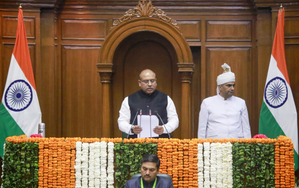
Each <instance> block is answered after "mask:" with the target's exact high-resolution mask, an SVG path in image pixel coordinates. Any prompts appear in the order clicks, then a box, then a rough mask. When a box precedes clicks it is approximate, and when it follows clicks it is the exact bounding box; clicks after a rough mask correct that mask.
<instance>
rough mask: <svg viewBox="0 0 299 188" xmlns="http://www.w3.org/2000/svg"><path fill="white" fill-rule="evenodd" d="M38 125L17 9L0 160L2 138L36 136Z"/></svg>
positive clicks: (1, 109) (0, 110) (0, 117)
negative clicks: (23, 135) (16, 23)
mask: <svg viewBox="0 0 299 188" xmlns="http://www.w3.org/2000/svg"><path fill="white" fill-rule="evenodd" d="M40 122H41V110H40V107H39V102H38V98H37V93H36V87H35V82H34V77H33V71H32V65H31V60H30V54H29V48H28V43H27V38H26V32H25V27H24V22H23V11H22V9H21V8H20V9H19V14H18V29H17V35H16V43H15V46H14V50H13V54H12V57H11V60H10V66H9V70H8V75H7V79H6V84H5V88H4V92H3V97H2V101H1V105H0V156H1V157H2V158H3V144H4V141H5V139H6V137H9V136H14V135H22V134H26V135H27V136H30V135H31V134H37V133H38V124H39V123H40Z"/></svg>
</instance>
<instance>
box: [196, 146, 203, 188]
mask: <svg viewBox="0 0 299 188" xmlns="http://www.w3.org/2000/svg"><path fill="white" fill-rule="evenodd" d="M202 152H203V145H202V144H201V143H199V144H198V145H197V159H198V161H197V167H198V188H201V187H203V157H202Z"/></svg>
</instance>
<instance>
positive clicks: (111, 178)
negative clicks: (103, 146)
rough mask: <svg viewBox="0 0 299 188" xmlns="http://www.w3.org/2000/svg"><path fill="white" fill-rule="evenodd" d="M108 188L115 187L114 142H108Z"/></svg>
mask: <svg viewBox="0 0 299 188" xmlns="http://www.w3.org/2000/svg"><path fill="white" fill-rule="evenodd" d="M107 173H108V177H107V180H108V188H114V185H113V184H114V143H113V142H109V143H108V168H107Z"/></svg>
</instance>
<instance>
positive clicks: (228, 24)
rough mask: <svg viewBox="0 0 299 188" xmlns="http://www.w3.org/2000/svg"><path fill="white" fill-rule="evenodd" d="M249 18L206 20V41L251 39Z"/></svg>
mask: <svg viewBox="0 0 299 188" xmlns="http://www.w3.org/2000/svg"><path fill="white" fill-rule="evenodd" d="M251 30H252V26H251V21H250V20H208V21H206V40H207V41H251V40H252V39H251V33H252V31H251Z"/></svg>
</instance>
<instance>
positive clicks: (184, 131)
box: [178, 63, 194, 139]
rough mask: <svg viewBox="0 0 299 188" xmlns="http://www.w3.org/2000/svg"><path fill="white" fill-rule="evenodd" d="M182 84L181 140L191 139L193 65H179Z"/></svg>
mask: <svg viewBox="0 0 299 188" xmlns="http://www.w3.org/2000/svg"><path fill="white" fill-rule="evenodd" d="M178 68H179V73H181V82H182V104H181V105H182V108H181V119H180V122H181V138H182V139H184V138H189V139H190V138H191V137H192V134H191V130H192V127H191V87H190V84H191V79H192V74H193V68H194V64H193V63H178Z"/></svg>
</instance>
